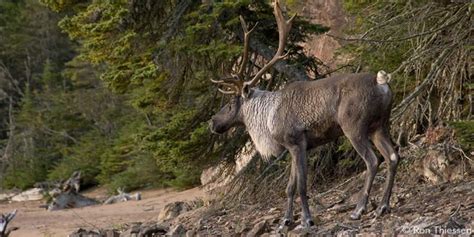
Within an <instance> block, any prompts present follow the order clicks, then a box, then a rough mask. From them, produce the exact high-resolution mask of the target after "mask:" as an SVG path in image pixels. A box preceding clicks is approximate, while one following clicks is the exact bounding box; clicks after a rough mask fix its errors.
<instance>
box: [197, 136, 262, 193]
mask: <svg viewBox="0 0 474 237" xmlns="http://www.w3.org/2000/svg"><path fill="white" fill-rule="evenodd" d="M256 153H257V151H256V150H255V147H254V145H253V143H252V142H251V141H249V142H247V143H246V144H245V146H244V147H243V148H242V149H241V150H240V151H239V152H238V153H237V154H236V156H235V168H232V169H230V168H229V167H228V166H227V165H225V164H219V165H217V166H214V167H210V168H208V169H206V170H204V171H203V172H202V174H201V184H202V185H203V186H204V189H205V190H206V191H211V190H214V189H216V188H220V187H223V186H224V185H226V184H228V183H229V182H230V181H232V179H233V178H234V177H235V175H236V174H238V173H239V172H240V171H242V170H243V169H244V168H245V167H247V165H248V164H250V163H251V162H250V161H251V160H252V159H253V158H254V157H256V156H255V154H256Z"/></svg>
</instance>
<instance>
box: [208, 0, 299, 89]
mask: <svg viewBox="0 0 474 237" xmlns="http://www.w3.org/2000/svg"><path fill="white" fill-rule="evenodd" d="M273 14H274V15H275V19H276V22H277V25H278V39H279V42H278V49H277V52H276V54H275V55H274V56H273V58H272V59H271V60H270V61H269V62H268V63H267V64H266V65H265V66H263V67H262V68H261V69H260V70H259V71H258V72H257V74H255V76H254V77H253V78H252V80H250V81H245V80H244V79H245V76H244V73H245V70H246V68H247V63H248V61H249V59H248V56H249V42H250V34H251V33H252V32H253V31H254V30H255V27H256V26H257V25H258V23H257V24H255V25H254V26H253V27H252V29H250V30H248V26H247V23H246V22H245V20H244V18H243V17H242V16H240V23H241V25H242V30H243V32H244V48H243V53H242V62H241V64H240V67H239V70H238V72H237V74H233V75H232V77H231V78H225V79H221V80H212V79H211V81H212V82H213V83H216V84H219V85H223V86H225V87H227V90H222V89H220V88H219V91H220V92H221V93H223V94H235V95H241V94H242V92H243V88H244V87H253V86H255V85H256V84H257V83H258V81H259V80H260V78H261V77H262V75H263V74H264V73H265V72H266V71H268V69H270V68H271V67H272V66H273V65H274V64H275V63H277V62H278V61H279V60H281V59H283V58H285V57H286V56H287V55H288V53H287V54H283V52H284V50H285V45H286V41H287V37H288V34H289V32H290V30H291V25H292V22H293V20H294V19H295V17H296V15H294V16H293V17H291V18H290V19H289V20H285V17H284V16H283V13H282V12H281V8H280V2H279V0H276V1H275V5H274V12H273Z"/></svg>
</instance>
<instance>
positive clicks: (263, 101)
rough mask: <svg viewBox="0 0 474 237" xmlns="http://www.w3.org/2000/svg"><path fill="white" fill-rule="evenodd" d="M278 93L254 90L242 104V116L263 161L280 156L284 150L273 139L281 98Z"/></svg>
mask: <svg viewBox="0 0 474 237" xmlns="http://www.w3.org/2000/svg"><path fill="white" fill-rule="evenodd" d="M275 95H276V92H271V91H262V90H254V91H253V92H252V95H251V97H250V98H248V99H244V100H245V101H244V102H243V103H242V108H241V116H242V120H243V122H244V124H245V127H246V128H247V131H248V133H249V135H250V137H251V138H252V141H253V143H254V145H255V148H256V149H257V151H258V152H259V153H260V155H261V156H262V158H263V159H265V160H268V159H269V158H270V157H271V156H278V155H279V154H280V153H282V152H283V151H284V148H283V147H282V146H281V145H280V144H279V143H278V142H277V141H275V139H273V137H272V132H273V131H274V127H275V126H276V124H275V123H274V121H273V118H274V117H275V116H274V115H275V111H276V108H278V106H279V105H280V103H281V97H280V96H275Z"/></svg>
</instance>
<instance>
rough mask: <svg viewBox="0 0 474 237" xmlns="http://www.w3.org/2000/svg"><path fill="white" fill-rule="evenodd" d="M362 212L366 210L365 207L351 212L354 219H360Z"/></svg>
mask: <svg viewBox="0 0 474 237" xmlns="http://www.w3.org/2000/svg"><path fill="white" fill-rule="evenodd" d="M362 212H364V209H359V210H357V209H356V210H354V211H353V212H352V213H351V216H350V217H351V219H352V220H359V219H360V217H361V216H362Z"/></svg>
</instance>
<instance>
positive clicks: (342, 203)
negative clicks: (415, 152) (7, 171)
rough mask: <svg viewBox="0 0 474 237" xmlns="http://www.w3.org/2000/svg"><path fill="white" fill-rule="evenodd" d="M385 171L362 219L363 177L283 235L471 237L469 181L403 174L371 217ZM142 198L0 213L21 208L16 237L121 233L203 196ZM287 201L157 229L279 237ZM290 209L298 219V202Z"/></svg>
mask: <svg viewBox="0 0 474 237" xmlns="http://www.w3.org/2000/svg"><path fill="white" fill-rule="evenodd" d="M383 173H384V171H381V172H380V174H379V175H377V177H376V179H375V183H374V187H373V192H372V195H371V201H370V203H369V205H368V212H367V213H366V214H364V215H363V216H362V219H361V220H357V221H354V220H350V219H349V218H348V216H349V214H350V212H351V211H352V209H353V208H354V203H355V201H356V200H357V193H358V191H359V190H360V188H361V185H362V183H363V178H364V173H361V174H358V175H355V176H352V177H351V178H348V179H346V180H345V181H341V182H340V183H339V184H334V185H332V188H329V189H327V190H325V191H324V192H318V193H316V192H315V191H314V190H313V192H312V193H311V194H310V198H311V199H310V200H311V201H310V203H311V209H312V213H313V218H314V220H315V223H316V225H315V226H314V227H312V228H311V229H306V230H296V231H295V230H294V228H295V226H296V224H297V223H296V224H295V225H293V226H290V228H289V229H288V230H283V233H286V234H288V236H308V235H309V236H313V235H320V234H321V235H322V234H330V235H339V236H341V235H342V236H354V235H355V234H357V233H388V234H390V235H393V234H398V235H399V234H407V235H410V234H414V233H420V234H421V233H423V234H426V233H431V234H435V233H438V234H439V231H443V230H455V231H464V232H460V233H461V234H463V233H464V234H466V233H467V235H465V236H469V234H468V233H473V232H474V177H472V176H467V177H465V178H464V179H463V180H460V181H456V182H446V183H441V184H437V185H433V184H428V183H423V182H420V181H419V180H416V179H414V178H413V177H414V176H410V175H407V174H401V175H400V176H398V177H399V178H398V179H397V183H396V185H395V187H394V194H393V197H392V200H391V206H392V211H391V213H389V214H386V215H384V216H383V217H378V218H375V217H374V215H373V214H374V212H373V210H374V209H375V207H376V205H377V204H378V201H379V200H380V198H381V196H382V187H383V182H384V178H383V177H384V175H383ZM85 195H86V196H89V197H93V198H96V199H104V198H105V197H106V193H105V191H104V190H103V189H95V190H92V191H88V192H86V193H85ZM142 196H143V199H142V200H141V201H129V202H124V203H118V204H112V205H97V206H91V207H86V208H77V209H68V210H63V211H54V212H48V211H46V210H44V209H41V208H39V206H40V205H42V204H44V201H30V202H15V203H10V204H6V203H4V204H0V213H5V212H9V211H11V210H12V209H18V214H17V217H16V218H15V219H14V221H13V222H12V224H11V227H20V229H19V230H17V231H14V232H13V233H12V235H11V236H13V237H15V236H67V235H68V234H71V233H72V232H73V231H75V230H77V229H78V228H83V229H88V230H105V229H108V230H111V229H113V230H114V231H116V232H117V233H124V232H126V231H127V230H129V231H130V230H131V229H133V228H135V227H137V226H141V227H142V229H143V228H144V226H150V225H154V224H156V223H157V217H158V214H159V212H160V211H161V210H162V208H163V207H164V206H165V205H166V204H167V203H172V202H176V201H193V200H196V199H200V198H204V197H205V196H206V195H205V193H204V191H203V190H201V189H200V188H194V189H190V190H186V191H183V192H177V191H174V190H171V189H165V190H147V191H142ZM284 203H285V200H284V197H282V196H281V195H280V197H278V196H275V197H270V198H268V201H267V202H264V203H263V204H262V203H259V204H244V203H241V204H236V205H233V206H229V205H227V206H224V205H222V204H219V203H213V204H206V205H204V206H201V207H199V208H196V209H194V210H191V211H188V212H185V213H183V214H181V215H179V216H178V217H176V218H173V219H170V220H168V221H165V222H162V223H161V225H162V226H165V229H166V231H170V229H173V227H175V226H178V225H180V226H182V227H183V228H182V229H183V230H181V231H182V233H183V234H184V233H186V232H187V231H188V232H193V233H195V234H200V236H261V235H263V236H279V234H278V233H281V232H282V231H278V230H277V228H278V226H279V222H280V220H281V217H282V215H283V210H284ZM295 207H296V210H295V211H296V213H297V216H296V217H297V218H298V216H299V215H298V214H299V213H300V209H299V201H298V200H297V202H296V205H295ZM134 226H135V227H134ZM138 229H139V228H138ZM183 231H184V232H183ZM436 231H438V232H436ZM249 233H250V234H249ZM125 236H128V235H125ZM178 236H179V235H178ZM190 236H193V235H190Z"/></svg>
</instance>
